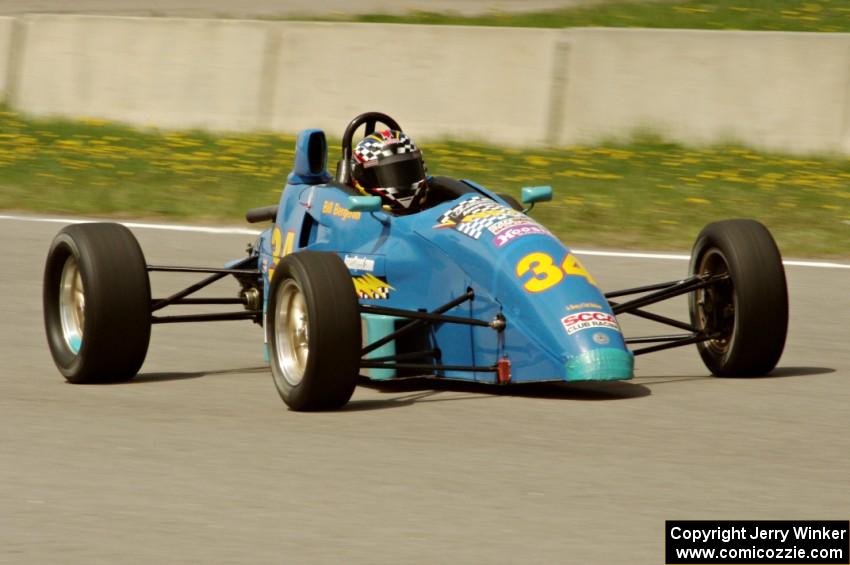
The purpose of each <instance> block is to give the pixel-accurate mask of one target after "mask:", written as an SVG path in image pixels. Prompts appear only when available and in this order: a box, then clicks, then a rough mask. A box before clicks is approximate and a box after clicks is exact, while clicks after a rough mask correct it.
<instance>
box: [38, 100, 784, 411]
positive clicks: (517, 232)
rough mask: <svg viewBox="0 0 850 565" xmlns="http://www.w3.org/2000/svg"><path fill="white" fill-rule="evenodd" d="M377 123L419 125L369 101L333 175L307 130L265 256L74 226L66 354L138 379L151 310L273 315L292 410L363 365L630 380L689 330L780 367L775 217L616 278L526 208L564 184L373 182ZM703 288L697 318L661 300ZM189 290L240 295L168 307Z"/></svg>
mask: <svg viewBox="0 0 850 565" xmlns="http://www.w3.org/2000/svg"><path fill="white" fill-rule="evenodd" d="M377 124H383V125H384V126H386V128H388V129H386V130H383V129H380V130H379V129H376V126H377ZM363 126H365V132H366V138H364V139H367V138H369V139H378V140H379V141H380V140H381V139H382V138H381V135H383V138H385V139H391V138H392V139H395V140H396V142H397V143H400V140H403V139H404V136H403V135H402V134H401V127H400V126H399V125H398V123H397V122H396V121H395V120H393V119H392V118H390V117H389V116H387V115H385V114H381V113H377V112H369V113H365V114H362V115H359V116H357V117H356V118H355V119H354V120H353V121H352V122H351V123H350V124H349V125H348V127H347V128H346V129H345V132H344V134H343V137H342V155H341V160H340V161H339V164H338V166H337V168H336V174H335V175H334V176H332V175H331V174H330V173H329V172H328V171H327V170H326V163H327V144H326V140H325V135H324V133H323V132H322V131H320V130H305V131H303V132H301V133H300V134H299V135H298V138H297V141H296V152H295V163H294V168H293V171H292V172H291V173H290V174H289V176H288V178H287V183H286V186H285V188H284V189H283V191H282V194H281V197H280V201H279V203H278V204H276V205H273V206H268V207H263V208H257V209H253V210H250V211H248V213H247V219H248V221H249V222H271V223H272V226H271V227H269V228H268V229H266V230H265V231H263V232H262V233H261V234H260V236H259V238H258V239H257V241H256V243H255V244H254V245H253V246H251V248H250V249H249V251H248V256H247V257H244V258H241V259H237V260H234V261H231V262H230V263H228V264H226V265H225V266H223V267H213V268H200V267H185V266H184V267H168V266H155V265H149V264H147V262H146V260H145V257H144V254H143V253H142V250H141V248H140V247H139V244H138V243H137V241H136V239H135V237H134V236H133V234H132V233H131V232H130V231H129V230H128V229H127V228H125V227H124V226H122V225H120V224H116V223H90V224H76V225H70V226H67V227H65V228H64V229H62V230H61V231H60V232H59V234H58V235H57V236H56V238H55V239H54V240H53V243H52V245H51V247H50V251H49V254H48V257H47V262H46V268H45V275H44V289H43V297H44V319H45V326H46V331H47V340H48V344H49V347H50V351H51V354H52V355H53V359H54V361H55V362H56V365H57V367H58V368H59V370H60V372H61V373H62V374H63V375H64V376H65V378H66V379H67V380H68V381H70V382H72V383H94V382H104V381H121V380H126V379H130V378H132V377H133V376H134V375H135V374H136V373H137V372H138V371H139V369H140V367H141V366H142V363H143V361H144V359H145V355H146V353H147V349H148V343H149V339H150V333H151V325H152V324H162V323H178V322H209V321H222V320H243V319H244V320H251V321H253V322H255V323H257V324H259V325H261V326H262V327H263V328H264V330H265V343H266V345H267V353H268V360H269V365H270V368H271V373H272V376H273V381H274V384H275V386H276V388H277V390H278V392H279V393H280V396H281V397H282V398H283V400H284V402H285V403H286V404H287V405H288V406H289V407H290V408H291V409H293V410H317V409H334V408H339V407H342V406H344V405H345V404H346V403H347V402H348V400H349V399H350V398H351V395H352V393H353V391H354V389H355V386H356V384H357V380H358V377H359V376H360V375H364V376H366V377H368V378H370V379H372V380H377V381H382V380H387V379H397V378H404V377H409V376H422V375H430V376H433V377H435V378H439V379H462V380H468V381H476V382H481V383H490V384H501V385H509V384H511V383H528V382H537V381H570V382H571V381H612V380H624V379H630V378H632V376H633V369H634V357H635V356H636V355H642V354H645V353H650V352H654V351H660V350H663V349H668V348H672V347H680V346H685V345H691V344H696V346H697V348H698V350H699V353H700V355H701V357H702V359H703V361H704V362H705V364H706V366H707V367H708V369H709V370H710V371H711V372H712V373H714V374H715V375H718V376H753V375H763V374H766V373H768V372H770V371H771V370H772V369H773V368H774V367H775V365H776V364H777V362H778V360H779V357H780V355H781V354H782V350H783V347H784V343H785V336H786V331H787V325H788V298H787V290H786V283H785V273H784V269H783V266H782V260H781V257H780V254H779V251H778V249H777V247H776V244H775V243H774V241H773V238H772V237H771V235H770V233H769V232H768V230H767V229H766V228H765V227H764V226H763V225H761V224H760V223H758V222H755V221H752V220H728V221H721V222H715V223H712V224H709V225H708V226H706V227H705V228H704V229H703V230H702V232H701V233H700V234H699V236H698V238H697V240H696V243H695V245H694V247H693V254H692V258H691V262H690V269H689V274H688V275H687V276H686V277H685V278H683V279H681V280H676V281H671V282H661V283H655V284H649V285H646V286H641V287H637V288H629V289H625V290H619V291H614V292H607V293H603V291H601V290H600V289H599V288H598V287H597V285H596V282H595V281H594V279H593V277H592V276H591V274H590V273H589V272H587V270H586V269H585V268H584V267H583V265H582V264H581V262H580V261H579V259H578V258H577V257H576V256H575V255H574V254H573V253H572V252H571V251H570V249H569V248H568V247H566V246H565V245H564V244H563V243H561V242H560V241H559V240H558V239H557V238H556V237H555V236H554V235H552V233H550V232H549V231H548V230H547V229H546V228H545V227H544V226H542V225H540V224H539V223H538V222H536V221H535V220H533V219H531V218H530V217H529V216H528V215H526V213H527V212H528V211H529V208H530V207H532V206H533V205H534V204H535V203H536V202H542V201H546V200H549V199H551V196H552V189H551V188H550V187H529V188H523V189H522V192H521V194H522V197H521V201H522V202H521V203H519V202H517V201H516V200H514V199H513V198H511V197H510V196H507V195H501V194H498V193H495V192H493V191H491V190H490V189H488V188H485V187H483V186H481V185H479V184H476V183H475V182H472V181H469V180H455V179H451V178H447V177H440V176H428V175H427V174H426V176H425V178H424V179H423V180H422V181H419V182H418V184H417V183H416V182H414V183H413V184H412V185H411V186H414V185H415V186H416V187H418V188H417V190H419V188H424V190H422V191H421V192H417V197H416V198H419V202H418V203H417V206H416V207H415V208H412V207H411V208H407V209H403V208H397V207H392V206H389V205H388V204H387V198H384V197H383V196H386V195H385V194H383V193H381V191H380V190H378V191H377V194H376V193H375V192H374V191H373V192H369V191H365V190H363V186H362V185H361V184H360V183H359V182H357V179H358V178H360V179H367V178H370V175H371V178H373V180H375V179H377V181H378V182H379V184H380V181H381V180H382V179H381V176H382V173H380V170H378V169H370V166H371V165H374V164H375V163H377V162H378V161H379V160H380V158H381V154H380V151H378V152H377V154H376V155H370V154H368V152H369V151H370V149H369V147H371V146H368V144H367V146H363V147H366V149H362V147H361V144H358V145H357V147H354V146H353V139H354V134H355V132H356V131H358V130H359V128H361V127H363ZM387 132H394V133H387ZM376 147H378V146H376ZM399 147H401V145H400V144H399ZM379 149H380V147H379ZM407 149H408V151H407V152H408V153H411V152H415V151H414V148H413V146H412V144H409V146H408V147H407ZM390 153H391V155H390V156H389V157H387V159H386V162H387V163H388V164H390V165H391V166H390V167H387V170H389V171H390V173H386V174H383V177H384V180H386V179H387V178H390V177H392V178H401V177H402V176H404V175H406V174H407V173H408V172H409V171H411V170H413V169H414V168H416V167H415V163H412V161H410V159H409V158H408V156H405V155H404V153H405V151H404V150H403V148H402V149H397V150H394V152H390ZM388 155H389V154H388ZM376 171H378V172H377V173H376ZM420 174H422V172H421V171H420ZM407 180H409V179H407ZM364 182H365V181H364ZM387 182H389V181H387ZM400 194H401V193H399V194H397V196H399V195H400ZM399 198H400V196H399ZM161 271H164V272H197V273H202V274H205V275H206V277H205V278H203V279H202V280H200V281H199V282H197V283H196V284H193V285H191V286H189V287H187V288H185V289H183V290H181V291H179V292H176V293H174V294H172V295H171V296H166V297H160V298H151V290H150V288H151V287H150V281H149V274H150V273H151V272H161ZM225 277H233V278H234V279H236V281H237V282H238V283H239V292H238V295H236V296H231V297H228V298H203V297H192V295H193V294H195V293H196V292H197V291H199V290H200V289H202V288H205V287H207V286H209V285H210V284H212V283H213V282H215V281H218V280H220V279H222V278H225ZM685 294H686V295H688V297H689V314H690V316H689V320H688V321H681V320H676V319H671V318H669V317H667V316H662V315H658V314H656V313H652V312H649V311H647V310H645V307H647V306H649V305H651V304H654V303H657V302H659V301H662V300H666V299H669V298H672V297H675V296H681V295H685ZM185 304H237V305H241V306H242V309H240V310H239V311H237V312H214V313H206V314H194V313H192V314H185V313H184V314H174V315H163V314H162V311H163V309H165V308H166V307H174V306H179V305H185ZM625 314H631V315H634V316H639V317H642V318H645V319H648V320H652V321H655V322H658V323H660V324H663V325H666V326H670V327H672V328H675V329H676V330H677V331H678V333H674V334H673V335H657V336H645V337H629V338H626V337H624V336H623V334H622V333H621V331H620V327H619V325H618V322H617V316H621V315H625Z"/></svg>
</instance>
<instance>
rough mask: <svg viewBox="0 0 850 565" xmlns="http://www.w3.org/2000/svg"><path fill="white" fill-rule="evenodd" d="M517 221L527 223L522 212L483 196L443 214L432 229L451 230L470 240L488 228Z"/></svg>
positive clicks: (459, 204)
mask: <svg viewBox="0 0 850 565" xmlns="http://www.w3.org/2000/svg"><path fill="white" fill-rule="evenodd" d="M518 219H519V220H521V221H528V218H527V217H526V216H525V215H524V214H523V213H522V212H518V211H516V210H514V209H512V208H507V207H505V206H502V205H501V204H499V203H498V202H496V201H494V200H490V199H489V198H484V197H483V196H473V197H472V198H470V199H469V200H464V201H463V202H460V203H458V204H456V205H455V206H453V207H452V208H450V209H448V210H447V211H446V212H444V213H443V215H442V216H440V218H439V219H438V220H437V225H435V226H434V229H440V228H452V229H455V230H457V231H459V232H460V233H462V234H464V235H466V236H469V237H471V238H472V239H479V238H480V237H481V234H483V233H484V231H485V230H488V229H489V228H490V227H492V226H494V225H496V224H500V223H502V222H504V221H506V220H515V221H516V220H518Z"/></svg>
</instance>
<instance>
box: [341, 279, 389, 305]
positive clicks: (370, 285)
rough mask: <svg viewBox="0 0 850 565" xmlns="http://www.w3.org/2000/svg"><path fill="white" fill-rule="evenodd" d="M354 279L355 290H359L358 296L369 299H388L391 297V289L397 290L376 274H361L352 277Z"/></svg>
mask: <svg viewBox="0 0 850 565" xmlns="http://www.w3.org/2000/svg"><path fill="white" fill-rule="evenodd" d="M351 280H352V281H354V290H355V292H357V298H362V299H367V300H386V299H387V298H389V297H390V291H391V290H395V288H393V287H391V286H390V285H389V283H387V281H386V280H385V279H384V278H383V277H381V278H378V277H376V276H375V275H361V276H357V277H351Z"/></svg>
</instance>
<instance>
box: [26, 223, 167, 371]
mask: <svg viewBox="0 0 850 565" xmlns="http://www.w3.org/2000/svg"><path fill="white" fill-rule="evenodd" d="M42 298H43V304H44V326H45V330H46V332H47V344H48V346H49V348H50V353H51V355H52V356H53V361H54V362H55V363H56V366H57V367H58V369H59V371H60V372H61V373H62V375H64V376H65V378H66V379H67V380H68V381H69V382H71V383H75V384H83V383H102V382H120V381H126V380H129V379H131V378H133V376H134V375H135V374H136V373H137V372H138V371H139V368H141V366H142V363H143V362H144V360H145V355H146V354H147V351H148V344H149V342H150V335H151V291H150V280H149V278H148V272H147V264H146V263H145V256H144V254H143V253H142V249H141V247H139V243H138V241H136V238H135V237H134V236H133V234H132V232H130V230H128V229H127V228H126V227H124V226H122V225H120V224H115V223H91V224H77V225H71V226H67V227H65V228H63V229H62V230H61V231H60V232H59V233H58V234H57V235H56V237H55V238H54V239H53V243H51V245H50V251H49V252H48V254H47V262H46V264H45V268H44V287H43V289H42Z"/></svg>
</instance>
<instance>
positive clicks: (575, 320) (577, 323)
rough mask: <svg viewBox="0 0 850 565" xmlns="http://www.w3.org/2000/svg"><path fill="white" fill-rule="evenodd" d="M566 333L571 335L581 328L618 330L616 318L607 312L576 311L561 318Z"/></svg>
mask: <svg viewBox="0 0 850 565" xmlns="http://www.w3.org/2000/svg"><path fill="white" fill-rule="evenodd" d="M561 324H563V325H564V330H566V332H567V335H573V334H574V333H576V332H580V331H582V330H589V329H590V328H607V329H609V330H617V331H619V330H620V326H619V325H618V324H617V319H616V318H615V317H614V316H613V315H611V314H609V313H607V312H576V313H575V314H569V315H568V316H564V317H563V318H561Z"/></svg>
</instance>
